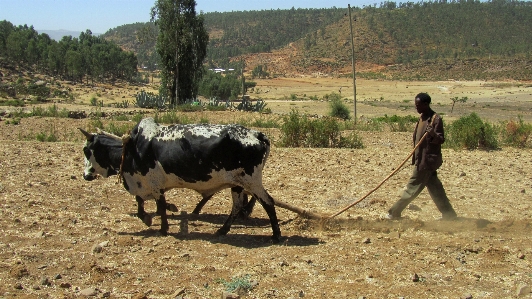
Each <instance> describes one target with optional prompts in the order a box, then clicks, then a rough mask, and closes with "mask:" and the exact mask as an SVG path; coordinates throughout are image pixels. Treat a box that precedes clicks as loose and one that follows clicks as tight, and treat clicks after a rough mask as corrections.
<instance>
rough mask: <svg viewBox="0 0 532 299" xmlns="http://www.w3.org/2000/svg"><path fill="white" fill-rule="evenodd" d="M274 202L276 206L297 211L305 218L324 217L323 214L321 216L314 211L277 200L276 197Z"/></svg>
mask: <svg viewBox="0 0 532 299" xmlns="http://www.w3.org/2000/svg"><path fill="white" fill-rule="evenodd" d="M274 202H275V205H276V206H278V207H280V208H283V209H286V210H289V211H292V212H294V213H297V214H299V215H300V216H302V217H303V218H307V219H323V218H324V216H322V215H320V214H316V213H313V212H310V211H307V210H304V209H302V208H298V207H296V206H293V205H291V204H288V203H286V202H282V201H279V200H277V199H275V200H274Z"/></svg>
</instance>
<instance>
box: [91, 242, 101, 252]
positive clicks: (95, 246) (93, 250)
mask: <svg viewBox="0 0 532 299" xmlns="http://www.w3.org/2000/svg"><path fill="white" fill-rule="evenodd" d="M102 250H103V247H102V245H100V244H96V245H94V246H92V253H100V252H102Z"/></svg>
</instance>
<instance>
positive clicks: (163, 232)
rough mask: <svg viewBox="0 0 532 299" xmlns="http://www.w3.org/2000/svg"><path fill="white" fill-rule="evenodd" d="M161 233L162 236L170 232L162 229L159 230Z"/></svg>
mask: <svg viewBox="0 0 532 299" xmlns="http://www.w3.org/2000/svg"><path fill="white" fill-rule="evenodd" d="M159 234H160V235H161V236H163V237H166V236H168V232H167V231H165V230H160V231H159Z"/></svg>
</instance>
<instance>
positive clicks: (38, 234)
mask: <svg viewBox="0 0 532 299" xmlns="http://www.w3.org/2000/svg"><path fill="white" fill-rule="evenodd" d="M44 236H45V234H44V232H43V231H40V232H37V233H36V234H35V238H37V239H39V238H42V237H44Z"/></svg>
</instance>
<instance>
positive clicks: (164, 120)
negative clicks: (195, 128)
mask: <svg viewBox="0 0 532 299" xmlns="http://www.w3.org/2000/svg"><path fill="white" fill-rule="evenodd" d="M153 119H154V120H155V122H157V123H160V124H182V125H186V124H192V123H194V122H195V121H194V120H193V119H191V118H189V117H188V116H186V115H183V114H178V113H177V111H176V110H170V111H167V112H163V113H155V116H154V117H153Z"/></svg>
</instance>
